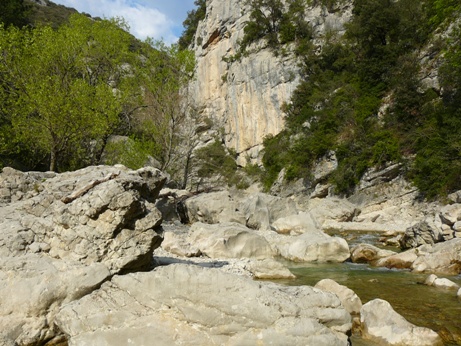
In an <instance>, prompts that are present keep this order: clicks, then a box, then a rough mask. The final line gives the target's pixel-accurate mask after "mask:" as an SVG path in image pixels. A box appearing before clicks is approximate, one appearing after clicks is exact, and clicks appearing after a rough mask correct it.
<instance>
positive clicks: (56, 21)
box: [24, 0, 89, 29]
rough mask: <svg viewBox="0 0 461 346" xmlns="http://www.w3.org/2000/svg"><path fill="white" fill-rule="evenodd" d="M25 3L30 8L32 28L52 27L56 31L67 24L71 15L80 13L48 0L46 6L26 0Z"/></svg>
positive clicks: (29, 18) (29, 19)
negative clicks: (40, 26)
mask: <svg viewBox="0 0 461 346" xmlns="http://www.w3.org/2000/svg"><path fill="white" fill-rule="evenodd" d="M24 2H25V3H27V4H28V6H29V8H30V10H29V12H28V21H29V24H31V25H32V26H39V25H50V26H52V27H53V28H55V29H56V28H58V27H59V26H61V25H62V24H65V23H67V21H68V20H69V17H70V16H71V15H73V14H76V13H78V12H77V10H75V9H74V8H70V7H66V6H64V5H58V4H55V3H54V2H51V1H48V0H45V3H46V6H43V5H40V4H37V3H36V2H33V1H30V0H24ZM88 16H89V15H88Z"/></svg>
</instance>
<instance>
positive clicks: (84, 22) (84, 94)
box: [0, 15, 134, 171]
mask: <svg viewBox="0 0 461 346" xmlns="http://www.w3.org/2000/svg"><path fill="white" fill-rule="evenodd" d="M124 29H125V30H126V29H127V28H126V25H125V23H124V22H123V21H121V20H117V19H114V20H110V21H92V20H91V19H89V18H87V17H85V16H82V15H75V16H72V17H71V19H70V22H69V24H67V25H63V26H61V27H60V28H59V29H58V30H53V29H52V28H51V27H48V26H43V27H39V28H36V29H34V30H20V29H16V28H8V29H2V30H1V31H0V47H1V48H2V54H1V59H2V60H1V61H0V64H1V70H2V71H3V81H2V82H3V83H2V84H3V89H2V94H3V98H4V99H7V102H6V103H4V105H3V111H2V114H3V115H4V116H6V117H7V121H8V122H9V123H10V124H11V127H12V131H13V132H14V135H15V137H16V139H17V140H18V141H20V142H21V143H22V144H23V145H25V146H33V147H35V150H37V151H38V152H39V153H41V154H42V155H43V156H44V157H47V158H48V162H49V169H50V170H52V171H54V170H57V169H63V168H66V167H65V166H66V164H67V165H70V166H72V165H75V164H76V163H75V161H76V160H75V159H76V158H77V157H79V156H80V157H84V156H85V155H87V154H88V153H89V151H90V150H91V146H92V142H93V141H97V140H100V139H101V138H103V137H107V135H108V134H110V133H113V132H114V130H115V129H116V127H117V125H118V123H119V119H120V118H119V116H120V115H121V114H123V112H124V106H126V105H127V100H128V98H130V97H131V96H132V91H133V90H132V86H133V84H132V79H133V77H134V74H133V73H132V71H131V69H130V65H129V62H130V58H131V55H132V54H131V52H130V51H129V47H130V43H131V36H130V35H129V34H128V33H127V32H126V31H125V30H124ZM5 107H7V108H6V109H5ZM77 161H78V160H77ZM61 166H62V167H61ZM69 168H72V167H69Z"/></svg>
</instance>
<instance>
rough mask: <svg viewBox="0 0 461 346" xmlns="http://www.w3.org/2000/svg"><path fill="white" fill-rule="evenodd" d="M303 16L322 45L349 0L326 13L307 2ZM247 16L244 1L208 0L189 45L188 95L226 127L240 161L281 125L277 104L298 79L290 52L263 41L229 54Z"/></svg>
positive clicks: (346, 14) (347, 12) (339, 24)
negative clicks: (192, 64) (192, 67)
mask: <svg viewBox="0 0 461 346" xmlns="http://www.w3.org/2000/svg"><path fill="white" fill-rule="evenodd" d="M305 15H306V19H307V20H308V21H309V22H310V23H311V24H312V27H313V29H314V36H315V38H316V40H317V42H319V44H321V41H322V38H323V37H324V35H325V33H327V32H329V31H332V30H333V31H340V32H341V31H342V30H343V25H344V23H345V22H347V21H348V19H349V18H350V16H351V8H350V5H348V4H347V2H346V4H343V5H341V6H340V7H338V8H336V9H334V10H331V9H330V12H329V11H328V10H327V9H326V8H324V7H321V6H317V7H310V8H308V9H307V10H306V13H305ZM248 19H249V9H248V7H247V6H246V5H245V0H226V1H223V0H207V13H206V17H205V19H204V20H203V21H202V22H200V24H199V26H198V28H197V32H196V35H195V40H194V43H193V44H192V49H193V50H194V52H195V55H196V60H197V67H196V78H195V81H194V82H193V83H192V84H191V86H190V91H191V96H192V99H193V100H194V102H195V106H196V107H197V109H198V110H199V111H200V112H201V114H202V115H203V116H205V117H208V118H210V119H212V120H213V121H214V123H215V124H216V125H217V126H218V127H220V128H223V129H224V140H225V143H226V146H228V147H229V148H233V149H235V150H236V152H237V153H238V154H239V163H240V164H245V161H246V158H247V157H250V158H251V159H253V160H255V159H257V158H258V156H259V152H260V150H261V148H262V146H261V144H262V140H263V138H264V137H265V136H266V135H269V134H274V135H275V134H277V133H279V132H280V131H281V130H282V129H283V127H284V114H283V112H282V111H281V106H282V105H283V103H284V102H287V101H289V99H290V97H291V94H292V93H293V91H294V90H295V88H296V86H297V85H298V82H299V79H298V77H297V76H298V73H299V67H298V64H297V61H296V59H295V57H294V55H293V54H291V53H288V54H287V55H281V54H280V55H279V56H275V54H274V53H273V52H272V51H271V50H270V49H268V48H265V47H264V45H263V42H260V43H259V44H256V46H253V47H252V51H253V52H252V53H251V54H249V55H248V56H246V57H243V58H241V59H240V60H236V61H232V59H229V58H230V57H232V56H233V55H234V54H235V53H236V52H237V51H238V49H239V40H241V39H242V38H243V36H244V27H245V24H246V22H247V21H248ZM226 58H227V59H226ZM226 61H227V62H226Z"/></svg>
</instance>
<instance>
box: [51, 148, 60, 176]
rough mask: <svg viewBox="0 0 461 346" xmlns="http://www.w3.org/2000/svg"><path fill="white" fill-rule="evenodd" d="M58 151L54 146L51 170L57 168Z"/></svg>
mask: <svg viewBox="0 0 461 346" xmlns="http://www.w3.org/2000/svg"><path fill="white" fill-rule="evenodd" d="M57 156H58V153H57V152H56V150H55V149H54V148H53V149H51V152H50V171H51V172H54V171H55V170H56V160H57Z"/></svg>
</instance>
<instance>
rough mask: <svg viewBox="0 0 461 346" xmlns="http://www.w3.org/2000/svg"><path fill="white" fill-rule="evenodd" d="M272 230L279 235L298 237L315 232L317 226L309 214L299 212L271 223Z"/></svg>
mask: <svg viewBox="0 0 461 346" xmlns="http://www.w3.org/2000/svg"><path fill="white" fill-rule="evenodd" d="M272 229H274V230H275V231H276V232H277V233H281V234H290V235H299V234H303V233H305V232H309V231H311V230H317V229H319V226H318V225H317V223H316V222H315V220H314V218H313V217H312V215H311V214H310V213H309V212H300V213H299V214H296V215H290V216H285V217H281V218H280V219H277V220H275V221H274V222H273V223H272Z"/></svg>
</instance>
